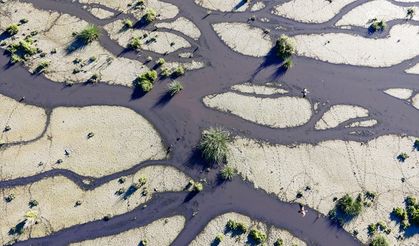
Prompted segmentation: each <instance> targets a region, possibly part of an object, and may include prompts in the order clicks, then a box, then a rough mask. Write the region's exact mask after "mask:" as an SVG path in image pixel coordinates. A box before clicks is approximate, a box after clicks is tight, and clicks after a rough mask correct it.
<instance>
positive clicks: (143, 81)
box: [136, 70, 157, 92]
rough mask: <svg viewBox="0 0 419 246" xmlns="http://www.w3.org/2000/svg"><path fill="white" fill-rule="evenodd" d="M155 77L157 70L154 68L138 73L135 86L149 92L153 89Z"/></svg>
mask: <svg viewBox="0 0 419 246" xmlns="http://www.w3.org/2000/svg"><path fill="white" fill-rule="evenodd" d="M156 79H157V72H156V71H155V70H150V71H147V72H144V73H142V74H140V76H138V78H137V81H136V82H137V84H136V85H137V86H140V87H141V89H142V90H143V91H144V92H149V91H151V89H153V86H154V82H155V81H156Z"/></svg>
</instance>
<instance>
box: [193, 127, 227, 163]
mask: <svg viewBox="0 0 419 246" xmlns="http://www.w3.org/2000/svg"><path fill="white" fill-rule="evenodd" d="M229 141H230V133H229V132H228V131H226V130H223V129H222V128H209V129H207V130H205V131H203V132H202V136H201V140H200V142H199V149H200V150H201V151H202V155H203V157H204V158H205V159H206V160H208V161H214V162H217V163H222V162H224V161H225V160H226V158H227V154H228V152H229V148H228V142H229Z"/></svg>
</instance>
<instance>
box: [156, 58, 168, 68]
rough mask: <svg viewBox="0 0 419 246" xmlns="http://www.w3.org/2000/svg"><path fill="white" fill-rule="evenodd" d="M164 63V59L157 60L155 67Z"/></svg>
mask: <svg viewBox="0 0 419 246" xmlns="http://www.w3.org/2000/svg"><path fill="white" fill-rule="evenodd" d="M165 63H166V60H165V59H164V58H159V59H158V60H157V63H156V64H157V65H158V66H162V65H163V64H165Z"/></svg>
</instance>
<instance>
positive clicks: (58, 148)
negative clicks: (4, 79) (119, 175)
mask: <svg viewBox="0 0 419 246" xmlns="http://www.w3.org/2000/svg"><path fill="white" fill-rule="evenodd" d="M89 133H93V134H94V136H93V137H91V138H89V137H88V135H89ZM66 151H67V152H68V154H66ZM165 157H166V149H165V147H164V145H163V143H162V140H161V138H160V136H159V134H158V133H157V131H156V130H155V129H154V128H153V126H152V125H151V124H150V123H149V122H148V121H147V120H146V119H145V118H143V117H142V116H141V115H139V114H137V113H135V112H134V111H132V110H130V109H127V108H123V107H111V106H90V107H83V108H56V109H54V110H53V112H52V115H51V120H50V124H49V126H48V128H47V131H46V134H45V135H44V136H43V137H42V138H40V139H39V140H36V141H34V142H31V143H29V144H25V145H16V146H10V147H7V148H3V149H2V150H1V151H0V163H1V166H2V170H1V174H0V175H1V176H0V177H1V178H0V179H1V180H7V179H14V178H18V177H27V176H32V175H35V174H37V173H41V172H45V171H48V170H51V169H55V168H59V169H68V170H71V171H73V172H76V173H78V174H80V175H85V176H93V177H101V176H104V175H109V174H112V173H114V172H119V171H122V170H126V169H128V168H130V167H132V166H134V165H136V164H138V163H140V162H142V161H145V160H158V159H164V158H165Z"/></svg>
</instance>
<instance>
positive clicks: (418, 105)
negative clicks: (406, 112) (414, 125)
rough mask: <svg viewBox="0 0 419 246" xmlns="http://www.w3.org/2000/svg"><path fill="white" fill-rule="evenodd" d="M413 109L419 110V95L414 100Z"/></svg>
mask: <svg viewBox="0 0 419 246" xmlns="http://www.w3.org/2000/svg"><path fill="white" fill-rule="evenodd" d="M412 105H413V107H415V108H417V109H419V93H418V94H416V95H415V96H414V97H413V98H412Z"/></svg>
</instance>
